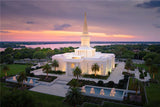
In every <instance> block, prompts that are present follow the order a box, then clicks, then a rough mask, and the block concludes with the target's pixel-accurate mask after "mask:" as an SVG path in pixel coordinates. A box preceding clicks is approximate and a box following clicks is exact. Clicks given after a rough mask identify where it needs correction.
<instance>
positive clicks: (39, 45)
mask: <svg viewBox="0 0 160 107" xmlns="http://www.w3.org/2000/svg"><path fill="white" fill-rule="evenodd" d="M98 45H99V46H102V45H111V44H109V43H104V44H102V43H100V44H98V43H91V47H94V46H98ZM23 46H25V47H27V48H37V47H40V48H51V49H55V48H57V49H60V48H63V47H69V46H72V47H80V46H81V44H80V43H77V44H75V43H73V44H37V45H23ZM14 49H21V48H14ZM4 50H5V48H0V51H4Z"/></svg>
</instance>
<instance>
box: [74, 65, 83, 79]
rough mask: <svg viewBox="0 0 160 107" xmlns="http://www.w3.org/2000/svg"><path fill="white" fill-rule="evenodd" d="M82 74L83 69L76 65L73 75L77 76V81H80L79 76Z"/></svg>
mask: <svg viewBox="0 0 160 107" xmlns="http://www.w3.org/2000/svg"><path fill="white" fill-rule="evenodd" d="M81 74H82V70H81V69H80V68H79V67H76V68H75V69H74V70H73V75H74V76H75V77H77V81H78V77H80V76H81Z"/></svg>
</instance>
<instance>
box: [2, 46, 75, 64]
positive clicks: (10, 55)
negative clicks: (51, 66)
mask: <svg viewBox="0 0 160 107" xmlns="http://www.w3.org/2000/svg"><path fill="white" fill-rule="evenodd" d="M73 51H74V48H73V47H67V48H66V47H64V48H60V49H56V48H55V49H54V50H52V49H50V48H43V49H41V48H40V47H38V48H22V49H15V50H14V49H13V48H11V47H8V48H6V49H5V50H4V51H2V52H0V55H1V57H0V58H1V59H0V63H7V64H11V63H13V62H14V60H17V59H24V58H30V59H50V58H51V57H52V56H53V55H55V54H61V53H65V52H73Z"/></svg>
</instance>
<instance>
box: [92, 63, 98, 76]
mask: <svg viewBox="0 0 160 107" xmlns="http://www.w3.org/2000/svg"><path fill="white" fill-rule="evenodd" d="M92 71H93V72H94V73H95V76H96V73H97V71H99V65H98V64H97V63H95V64H93V65H92Z"/></svg>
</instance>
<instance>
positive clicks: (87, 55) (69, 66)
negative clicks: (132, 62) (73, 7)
mask: <svg viewBox="0 0 160 107" xmlns="http://www.w3.org/2000/svg"><path fill="white" fill-rule="evenodd" d="M54 59H55V60H57V61H58V62H59V67H58V68H57V69H58V70H62V71H65V72H66V75H73V69H75V67H76V66H78V67H80V68H81V70H82V74H94V72H92V65H93V64H95V63H97V64H98V65H99V68H100V69H99V71H98V72H97V74H98V75H108V72H111V71H112V69H113V68H115V55H114V54H111V53H101V52H96V49H94V48H92V47H90V36H89V34H88V28H87V19H86V13H85V18H84V26H83V34H82V36H81V46H80V47H79V48H78V49H75V52H72V53H64V54H57V55H54V56H52V60H54Z"/></svg>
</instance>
